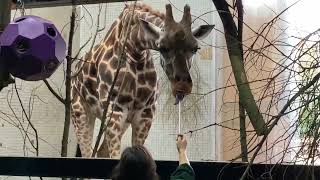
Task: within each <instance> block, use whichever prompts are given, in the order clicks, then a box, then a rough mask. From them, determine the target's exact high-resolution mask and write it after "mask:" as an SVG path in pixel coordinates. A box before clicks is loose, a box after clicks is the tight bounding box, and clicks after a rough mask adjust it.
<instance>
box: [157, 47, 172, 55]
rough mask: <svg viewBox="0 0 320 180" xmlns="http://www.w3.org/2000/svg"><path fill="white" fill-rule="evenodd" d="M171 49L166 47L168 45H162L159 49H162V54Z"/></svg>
mask: <svg viewBox="0 0 320 180" xmlns="http://www.w3.org/2000/svg"><path fill="white" fill-rule="evenodd" d="M169 50H170V49H169V48H166V47H164V46H162V47H160V49H159V51H160V53H161V54H162V53H168V52H169Z"/></svg>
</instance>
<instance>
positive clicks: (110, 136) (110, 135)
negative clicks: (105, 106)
mask: <svg viewBox="0 0 320 180" xmlns="http://www.w3.org/2000/svg"><path fill="white" fill-rule="evenodd" d="M108 127H109V126H108ZM108 136H109V138H110V139H113V138H114V137H115V136H116V135H115V134H113V133H111V132H110V131H108Z"/></svg>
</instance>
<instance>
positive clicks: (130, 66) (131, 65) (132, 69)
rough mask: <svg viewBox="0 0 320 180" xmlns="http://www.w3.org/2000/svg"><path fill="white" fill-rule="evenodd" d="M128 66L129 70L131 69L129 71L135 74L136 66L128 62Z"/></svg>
mask: <svg viewBox="0 0 320 180" xmlns="http://www.w3.org/2000/svg"><path fill="white" fill-rule="evenodd" d="M129 68H130V70H131V72H132V73H133V74H136V72H137V71H136V67H135V65H133V64H130V65H129Z"/></svg>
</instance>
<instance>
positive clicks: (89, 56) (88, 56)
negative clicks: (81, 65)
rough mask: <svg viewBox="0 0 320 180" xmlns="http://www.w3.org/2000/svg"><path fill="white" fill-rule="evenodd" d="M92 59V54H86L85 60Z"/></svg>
mask: <svg viewBox="0 0 320 180" xmlns="http://www.w3.org/2000/svg"><path fill="white" fill-rule="evenodd" d="M96 47H98V45H96ZM91 58H92V52H88V53H86V55H85V56H84V59H85V60H87V61H88V60H90V59H91Z"/></svg>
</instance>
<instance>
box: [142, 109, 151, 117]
mask: <svg viewBox="0 0 320 180" xmlns="http://www.w3.org/2000/svg"><path fill="white" fill-rule="evenodd" d="M141 117H142V118H152V117H153V114H152V112H151V108H147V109H144V110H143V111H142V113H141Z"/></svg>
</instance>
